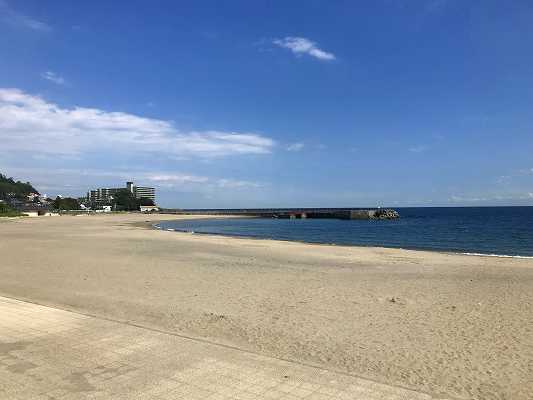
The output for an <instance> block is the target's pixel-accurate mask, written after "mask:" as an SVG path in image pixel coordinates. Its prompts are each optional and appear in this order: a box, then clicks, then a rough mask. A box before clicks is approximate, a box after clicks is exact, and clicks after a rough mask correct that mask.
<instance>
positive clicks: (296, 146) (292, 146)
mask: <svg viewBox="0 0 533 400" xmlns="http://www.w3.org/2000/svg"><path fill="white" fill-rule="evenodd" d="M304 146H305V145H304V144H303V143H291V144H290V145H288V146H287V151H300V150H302V149H303V148H304Z"/></svg>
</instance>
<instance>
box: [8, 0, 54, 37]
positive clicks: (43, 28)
mask: <svg viewBox="0 0 533 400" xmlns="http://www.w3.org/2000/svg"><path fill="white" fill-rule="evenodd" d="M0 15H1V16H0V19H1V20H2V21H3V22H4V23H6V24H9V25H11V26H14V27H18V28H25V29H30V30H34V31H39V32H50V31H51V30H52V27H51V26H50V25H48V24H47V23H45V22H42V21H39V20H37V19H35V18H32V17H30V16H28V15H24V14H22V13H20V12H18V11H16V10H14V9H13V8H12V7H10V5H9V4H8V3H7V1H4V0H0Z"/></svg>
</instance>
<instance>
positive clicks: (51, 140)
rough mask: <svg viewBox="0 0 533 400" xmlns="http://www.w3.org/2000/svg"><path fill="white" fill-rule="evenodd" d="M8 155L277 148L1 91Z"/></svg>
mask: <svg viewBox="0 0 533 400" xmlns="http://www.w3.org/2000/svg"><path fill="white" fill-rule="evenodd" d="M0 140H1V143H2V150H4V151H21V152H22V151H25V152H32V153H37V154H60V155H61V154H63V155H65V154H66V155H79V154H83V153H85V152H90V151H106V150H107V151H112V152H113V153H114V154H117V153H120V152H121V151H122V152H124V153H129V154H140V153H145V154H154V153H156V154H157V153H159V154H160V155H167V156H172V157H176V156H187V157H193V156H194V157H200V158H210V157H220V156H230V155H243V154H267V153H270V152H271V151H272V149H273V147H274V145H275V142H274V141H273V140H272V139H271V138H269V137H265V136H263V135H260V134H257V133H247V132H245V133H240V132H225V131H214V130H213V131H202V132H198V131H188V132H182V131H180V130H178V129H177V128H176V127H175V126H174V124H173V123H172V122H171V121H165V120H160V119H154V118H145V117H141V116H137V115H133V114H129V113H124V112H110V111H105V110H101V109H97V108H85V107H74V108H62V107H60V106H58V105H56V104H54V103H50V102H48V101H46V100H44V99H43V98H41V97H39V96H34V95H30V94H27V93H25V92H23V91H21V90H19V89H0Z"/></svg>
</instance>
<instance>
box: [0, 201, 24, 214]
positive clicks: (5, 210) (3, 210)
mask: <svg viewBox="0 0 533 400" xmlns="http://www.w3.org/2000/svg"><path fill="white" fill-rule="evenodd" d="M22 215H23V214H22V213H20V212H18V211H17V210H15V209H13V208H11V207H10V206H9V205H7V204H6V203H0V217H20V216H22Z"/></svg>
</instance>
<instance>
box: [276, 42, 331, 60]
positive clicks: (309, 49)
mask: <svg viewBox="0 0 533 400" xmlns="http://www.w3.org/2000/svg"><path fill="white" fill-rule="evenodd" d="M273 43H274V44H275V45H277V46H279V47H282V48H285V49H288V50H290V51H292V53H293V54H295V55H297V56H301V55H304V54H307V55H309V56H311V57H314V58H317V59H319V60H323V61H332V60H335V59H336V57H335V55H334V54H333V53H329V52H327V51H325V50H322V49H320V48H319V47H318V46H317V45H316V43H315V42H313V41H311V40H309V39H306V38H304V37H297V36H287V37H284V38H283V39H275V40H274V41H273Z"/></svg>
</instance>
